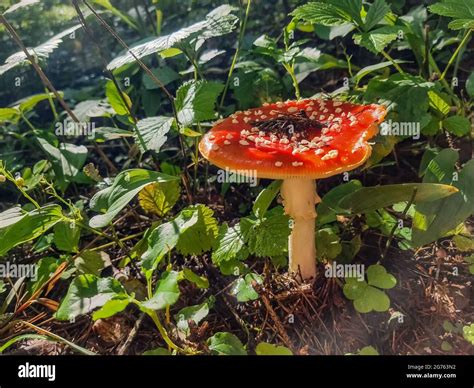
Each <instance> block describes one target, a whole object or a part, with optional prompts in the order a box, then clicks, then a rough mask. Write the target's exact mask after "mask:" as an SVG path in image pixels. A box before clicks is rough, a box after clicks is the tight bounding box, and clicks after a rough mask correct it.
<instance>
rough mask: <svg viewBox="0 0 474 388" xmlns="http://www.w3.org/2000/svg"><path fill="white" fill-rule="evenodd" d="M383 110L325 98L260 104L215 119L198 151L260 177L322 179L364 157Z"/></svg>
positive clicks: (222, 165) (222, 164)
mask: <svg viewBox="0 0 474 388" xmlns="http://www.w3.org/2000/svg"><path fill="white" fill-rule="evenodd" d="M385 114H386V111H385V108H384V107H383V106H381V105H375V104H372V105H355V104H350V103H345V102H339V101H331V100H317V99H306V100H298V101H287V102H278V103H272V104H265V105H264V106H263V107H261V108H256V109H250V110H247V111H245V112H236V113H234V114H233V115H231V116H230V117H228V118H226V119H224V120H221V121H219V122H217V123H216V125H215V126H214V127H213V128H212V129H211V130H210V131H209V132H208V133H206V135H205V136H204V137H203V139H202V140H201V142H200V144H199V150H200V151H201V153H202V155H203V156H204V157H205V158H206V159H208V160H209V161H210V162H211V163H213V164H215V165H216V166H218V167H220V168H228V169H230V170H239V171H240V172H241V173H243V174H245V172H244V171H246V170H247V171H252V172H256V174H257V176H258V177H260V178H271V179H287V178H291V177H300V178H301V177H307V178H312V179H318V178H325V177H329V176H331V175H335V174H339V173H341V172H344V171H349V170H352V169H354V168H356V167H358V166H360V165H361V164H362V163H364V162H365V161H366V160H367V158H368V157H369V156H370V153H371V146H370V145H369V144H368V143H367V140H368V139H370V138H371V137H373V136H374V135H375V134H376V133H377V131H378V124H379V123H381V122H382V121H383V119H384V117H385Z"/></svg>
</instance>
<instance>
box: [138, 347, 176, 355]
mask: <svg viewBox="0 0 474 388" xmlns="http://www.w3.org/2000/svg"><path fill="white" fill-rule="evenodd" d="M143 356H171V353H170V351H169V350H168V349H165V348H156V349H152V350H147V351H146V352H143Z"/></svg>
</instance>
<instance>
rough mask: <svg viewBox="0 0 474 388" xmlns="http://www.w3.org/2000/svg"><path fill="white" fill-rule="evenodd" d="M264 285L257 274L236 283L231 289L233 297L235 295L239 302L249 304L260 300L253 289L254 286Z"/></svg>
mask: <svg viewBox="0 0 474 388" xmlns="http://www.w3.org/2000/svg"><path fill="white" fill-rule="evenodd" d="M254 283H255V284H262V283H263V279H262V277H261V276H260V275H257V274H256V273H249V274H247V275H245V277H243V278H239V279H237V280H235V281H234V284H233V286H232V288H231V289H230V293H231V295H234V296H235V297H236V298H237V300H238V301H239V302H248V301H250V300H256V299H258V293H257V292H256V291H255V289H254V288H253V284H254Z"/></svg>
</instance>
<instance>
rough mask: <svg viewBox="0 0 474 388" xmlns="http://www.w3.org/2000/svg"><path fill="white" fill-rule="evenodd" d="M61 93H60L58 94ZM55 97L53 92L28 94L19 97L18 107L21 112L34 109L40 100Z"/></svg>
mask: <svg viewBox="0 0 474 388" xmlns="http://www.w3.org/2000/svg"><path fill="white" fill-rule="evenodd" d="M61 94H62V93H60V95H61ZM55 98H56V95H55V94H54V93H41V94H35V95H34V96H29V97H26V98H23V99H21V100H20V101H19V106H18V108H19V109H20V111H21V112H23V113H26V112H29V111H30V110H32V109H34V108H35V107H36V105H38V104H39V103H40V102H41V101H45V100H49V99H55Z"/></svg>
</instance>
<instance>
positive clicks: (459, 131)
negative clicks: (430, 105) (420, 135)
mask: <svg viewBox="0 0 474 388" xmlns="http://www.w3.org/2000/svg"><path fill="white" fill-rule="evenodd" d="M443 127H444V128H446V130H447V131H449V132H451V133H452V134H454V135H456V136H466V135H469V133H470V132H471V121H470V120H469V119H468V118H467V117H461V116H450V117H448V118H446V119H444V120H443Z"/></svg>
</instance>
